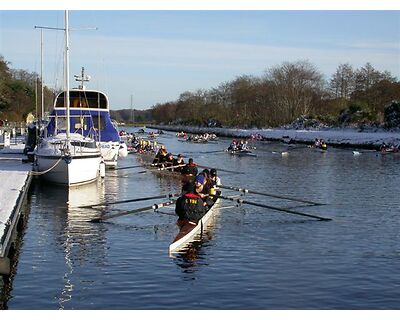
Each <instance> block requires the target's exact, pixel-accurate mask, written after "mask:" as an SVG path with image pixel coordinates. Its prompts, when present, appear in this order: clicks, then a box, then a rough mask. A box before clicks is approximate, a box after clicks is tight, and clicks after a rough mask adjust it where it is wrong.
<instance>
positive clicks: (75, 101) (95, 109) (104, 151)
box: [47, 68, 127, 168]
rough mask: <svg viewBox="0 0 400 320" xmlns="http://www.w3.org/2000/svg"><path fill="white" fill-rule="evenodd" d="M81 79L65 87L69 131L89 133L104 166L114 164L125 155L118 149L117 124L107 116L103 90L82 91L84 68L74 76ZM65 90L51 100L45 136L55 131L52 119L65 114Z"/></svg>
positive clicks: (106, 104) (106, 103)
mask: <svg viewBox="0 0 400 320" xmlns="http://www.w3.org/2000/svg"><path fill="white" fill-rule="evenodd" d="M75 78H76V80H77V81H79V82H81V84H80V85H79V88H78V89H72V90H69V96H70V104H69V112H70V117H71V120H70V122H71V123H70V132H71V133H80V134H81V135H83V136H88V135H92V136H94V137H95V138H96V140H97V141H98V144H99V147H100V152H101V156H102V157H103V160H104V163H105V165H106V166H107V167H112V168H114V167H116V166H117V161H118V157H119V156H121V157H123V156H126V155H127V153H123V152H121V146H122V147H123V145H124V144H123V143H122V142H121V141H120V136H119V133H118V127H116V124H115V123H113V122H112V120H111V118H110V110H109V101H108V97H107V95H106V94H105V93H103V92H101V91H97V90H86V88H85V86H84V85H83V81H89V79H90V78H89V77H88V76H85V74H84V68H82V71H81V75H80V76H79V77H78V76H75ZM64 96H65V91H63V92H61V93H59V94H58V95H57V97H56V99H55V101H54V109H53V111H52V114H51V116H50V119H51V120H50V122H49V124H48V126H47V135H49V136H51V135H54V134H55V133H56V131H57V130H56V126H57V124H56V120H57V119H59V118H60V117H65V114H66V108H65V107H64Z"/></svg>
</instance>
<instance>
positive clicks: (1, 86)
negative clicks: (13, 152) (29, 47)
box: [0, 55, 54, 122]
mask: <svg viewBox="0 0 400 320" xmlns="http://www.w3.org/2000/svg"><path fill="white" fill-rule="evenodd" d="M36 88H37V90H36ZM40 88H41V79H40V77H39V75H38V74H37V73H35V72H32V73H31V72H28V71H26V70H20V69H12V68H10V63H9V62H8V61H5V60H4V57H3V56H1V55H0V120H7V121H10V122H21V121H25V119H26V117H27V115H28V114H29V113H31V112H32V113H35V112H36V106H38V109H39V112H40V101H41V89H40ZM36 92H37V94H36ZM43 97H44V105H51V101H53V99H54V92H53V91H52V90H50V89H49V88H48V87H46V86H45V87H44V89H43ZM39 116H40V114H39Z"/></svg>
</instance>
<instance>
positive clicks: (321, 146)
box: [314, 138, 328, 150]
mask: <svg viewBox="0 0 400 320" xmlns="http://www.w3.org/2000/svg"><path fill="white" fill-rule="evenodd" d="M314 148H317V149H322V150H326V149H328V146H327V145H326V143H325V141H324V139H318V138H315V141H314Z"/></svg>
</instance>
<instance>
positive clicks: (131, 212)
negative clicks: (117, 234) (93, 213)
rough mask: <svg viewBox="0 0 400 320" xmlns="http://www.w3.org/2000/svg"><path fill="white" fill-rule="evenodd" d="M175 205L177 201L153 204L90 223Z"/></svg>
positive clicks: (100, 218) (95, 219)
mask: <svg viewBox="0 0 400 320" xmlns="http://www.w3.org/2000/svg"><path fill="white" fill-rule="evenodd" d="M174 203H175V200H170V201H167V202H163V203H159V204H153V205H152V206H147V207H143V208H138V209H134V210H129V211H123V212H118V213H115V214H110V215H108V216H104V217H98V218H94V219H92V220H90V222H102V221H105V220H108V219H111V218H116V217H121V216H126V215H128V214H133V213H139V212H143V211H147V210H152V209H153V210H156V209H159V208H163V207H167V206H169V205H171V204H174Z"/></svg>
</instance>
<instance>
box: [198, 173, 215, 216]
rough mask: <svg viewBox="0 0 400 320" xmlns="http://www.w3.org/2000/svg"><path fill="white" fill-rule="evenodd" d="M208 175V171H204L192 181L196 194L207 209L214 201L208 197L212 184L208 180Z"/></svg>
mask: <svg viewBox="0 0 400 320" xmlns="http://www.w3.org/2000/svg"><path fill="white" fill-rule="evenodd" d="M208 174H209V172H208V169H205V170H203V171H202V172H201V173H200V174H199V175H197V176H196V178H195V179H194V186H195V187H196V193H197V194H198V195H199V196H200V197H201V199H202V200H203V202H204V206H206V207H207V209H208V208H211V207H212V205H213V204H214V199H213V197H211V196H210V192H211V188H212V184H211V181H210V180H209V179H208Z"/></svg>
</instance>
